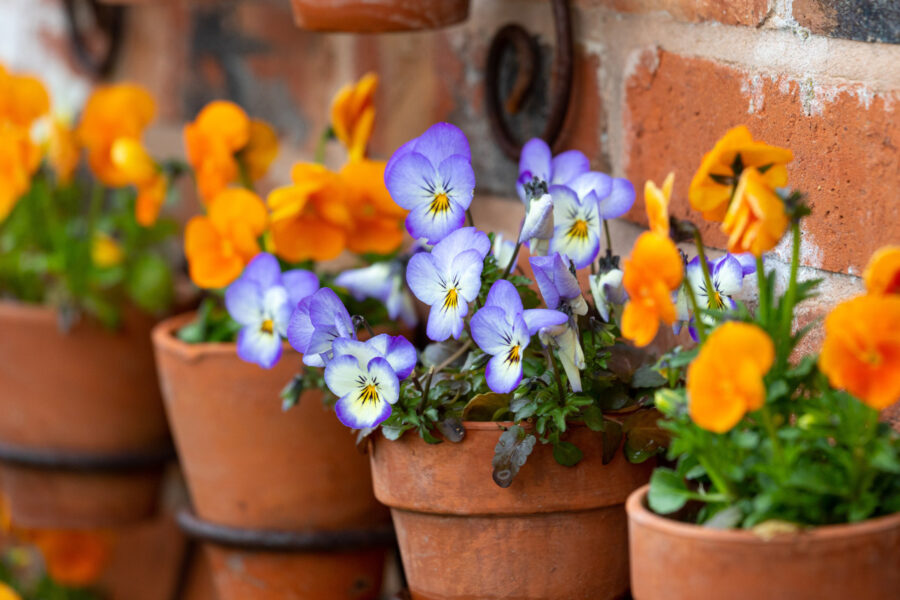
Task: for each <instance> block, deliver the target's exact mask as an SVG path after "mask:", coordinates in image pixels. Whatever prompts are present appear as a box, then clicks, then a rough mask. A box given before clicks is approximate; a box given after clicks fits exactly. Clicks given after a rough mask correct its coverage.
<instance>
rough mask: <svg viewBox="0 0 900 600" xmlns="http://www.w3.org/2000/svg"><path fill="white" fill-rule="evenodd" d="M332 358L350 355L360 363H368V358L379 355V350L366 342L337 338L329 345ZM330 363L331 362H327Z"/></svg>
mask: <svg viewBox="0 0 900 600" xmlns="http://www.w3.org/2000/svg"><path fill="white" fill-rule="evenodd" d="M331 348H332V352H333V353H334V358H340V357H341V356H352V357H353V358H355V359H356V362H358V363H359V364H361V365H365V364H368V362H369V361H370V360H372V359H373V358H375V357H376V356H379V355H381V353H380V352H378V350H377V349H376V348H374V347H373V346H371V345H369V343H368V342H360V341H359V340H354V339H351V338H337V339H335V340H334V341H333V342H332V345H331ZM329 364H331V363H329Z"/></svg>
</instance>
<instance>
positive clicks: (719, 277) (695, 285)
mask: <svg viewBox="0 0 900 600" xmlns="http://www.w3.org/2000/svg"><path fill="white" fill-rule="evenodd" d="M707 264H708V265H709V279H710V283H711V284H712V289H711V290H707V289H706V278H705V277H704V276H703V268H702V267H701V265H700V257H699V256H695V257H694V258H693V259H692V260H691V261H690V262H689V263H688V264H687V268H686V269H685V282H684V284H683V285H690V286H691V289H692V290H693V292H694V297H695V298H696V299H697V304H698V306H699V307H700V308H701V309H703V308H707V309H711V310H722V311H730V310H734V309H735V308H736V307H737V302H735V300H734V296H735V295H737V294H738V293H739V292H740V291H741V287H742V286H743V283H744V277H746V276H747V275H749V274H751V273H754V272H756V263H755V259H754V258H753V256H752V255H750V254H725V255H724V256H722V257H721V258H718V259H716V260H715V261H712V262H707ZM689 304H690V303H689V302H688V299H687V294H686V293H685V292H684V290H680V291H679V294H678V298H677V300H676V302H675V308H676V313H677V317H676V318H677V321H676V323H675V332H676V333H678V331H679V330H680V329H681V325H682V324H683V323H688V324H689V325H690V333H691V337H692V338H694V340H695V341H696V340H697V332H696V330H695V329H694V326H693V325H692V323H693V320H694V318H696V315H692V314H691V307H690V306H689ZM703 322H704V323H708V324H710V325H712V324H714V320H713V318H712V317H711V316H710V315H704V316H703Z"/></svg>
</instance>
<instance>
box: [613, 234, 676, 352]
mask: <svg viewBox="0 0 900 600" xmlns="http://www.w3.org/2000/svg"><path fill="white" fill-rule="evenodd" d="M623 270H624V275H623V276H622V284H623V286H624V287H625V291H626V292H628V304H626V305H625V311H624V312H623V313H622V335H623V336H624V337H625V338H626V339H629V340H631V341H632V342H634V344H635V345H637V346H646V345H647V344H649V343H650V342H652V341H653V338H654V337H656V332H657V330H658V329H659V322H660V320H661V321H663V322H664V323H666V324H668V325H671V324H672V323H674V322H675V304H674V303H673V302H672V292H673V291H674V290H677V289H678V286H679V285H681V280H682V278H683V276H684V263H683V262H682V259H681V254H680V253H679V252H678V248H676V247H675V244H674V243H672V240H670V239H669V238H668V237H666V236H663V235H660V234H659V233H655V232H653V231H648V232H645V233H642V234H641V236H640V237H639V238H638V239H637V241H636V242H635V243H634V248H633V249H632V250H631V256H630V257H628V258H627V259H625V261H624V266H623Z"/></svg>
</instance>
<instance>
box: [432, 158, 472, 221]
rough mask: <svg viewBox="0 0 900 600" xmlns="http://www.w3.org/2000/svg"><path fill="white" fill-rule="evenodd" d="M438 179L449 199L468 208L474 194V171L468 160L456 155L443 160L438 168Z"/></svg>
mask: <svg viewBox="0 0 900 600" xmlns="http://www.w3.org/2000/svg"><path fill="white" fill-rule="evenodd" d="M438 177H439V179H438V181H439V182H441V184H443V188H444V190H446V192H447V195H448V196H449V197H450V199H451V200H453V201H454V202H456V203H457V204H459V205H460V206H462V207H463V208H464V209H466V208H469V205H470V204H472V196H473V195H474V194H475V171H474V170H472V163H471V162H470V161H469V159H468V158H466V157H464V156H460V155H458V154H457V155H454V156H450V157H448V158H446V159H444V161H443V162H442V163H441V164H440V166H438Z"/></svg>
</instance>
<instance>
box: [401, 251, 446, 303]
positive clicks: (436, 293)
mask: <svg viewBox="0 0 900 600" xmlns="http://www.w3.org/2000/svg"><path fill="white" fill-rule="evenodd" d="M442 277H443V274H442V273H440V272H438V270H437V267H436V266H435V261H434V257H433V256H432V255H431V254H428V253H425V252H419V253H418V254H415V255H413V257H412V258H410V259H409V264H408V265H407V266H406V283H407V284H408V285H409V289H410V290H412V293H413V294H415V296H416V298H418V299H419V300H421V301H422V302H424V303H425V304H428V305H429V306H431V305H433V304H434V303H436V302H438V301H439V300H440V299H441V298H442V297H443V293H444V288H443V286H442V285H441V280H442Z"/></svg>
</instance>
